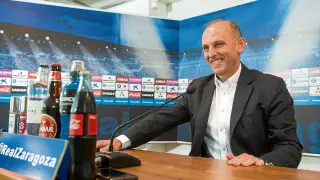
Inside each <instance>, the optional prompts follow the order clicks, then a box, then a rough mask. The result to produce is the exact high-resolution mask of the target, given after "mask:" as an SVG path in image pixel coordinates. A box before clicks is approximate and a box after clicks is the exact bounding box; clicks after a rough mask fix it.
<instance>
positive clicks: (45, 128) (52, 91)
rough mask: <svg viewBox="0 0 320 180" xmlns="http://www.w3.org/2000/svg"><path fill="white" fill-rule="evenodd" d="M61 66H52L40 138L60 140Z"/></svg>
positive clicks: (43, 106)
mask: <svg viewBox="0 0 320 180" xmlns="http://www.w3.org/2000/svg"><path fill="white" fill-rule="evenodd" d="M61 86H62V84H61V64H58V63H53V64H51V65H50V74H49V82H48V97H47V98H46V99H45V100H44V101H43V104H42V111H41V117H40V132H39V136H42V137H47V138H59V137H60V131H61V122H60V111H59V98H60V93H61Z"/></svg>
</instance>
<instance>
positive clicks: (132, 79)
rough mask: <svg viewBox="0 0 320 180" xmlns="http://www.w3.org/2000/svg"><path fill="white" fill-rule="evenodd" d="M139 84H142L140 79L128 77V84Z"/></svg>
mask: <svg viewBox="0 0 320 180" xmlns="http://www.w3.org/2000/svg"><path fill="white" fill-rule="evenodd" d="M141 82H142V79H141V78H136V77H129V83H133V84H141Z"/></svg>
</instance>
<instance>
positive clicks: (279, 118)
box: [97, 20, 303, 168]
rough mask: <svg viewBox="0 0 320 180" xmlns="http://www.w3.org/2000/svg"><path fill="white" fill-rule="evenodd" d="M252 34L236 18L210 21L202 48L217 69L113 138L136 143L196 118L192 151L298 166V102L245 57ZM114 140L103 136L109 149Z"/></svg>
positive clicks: (232, 160) (245, 162)
mask: <svg viewBox="0 0 320 180" xmlns="http://www.w3.org/2000/svg"><path fill="white" fill-rule="evenodd" d="M245 45H246V40H245V38H244V37H242V34H241V31H240V28H239V26H238V25H237V24H236V23H234V22H231V21H224V20H215V21H212V22H210V23H209V24H208V25H207V26H206V28H205V30H204V32H203V36H202V48H203V53H204V57H205V59H206V61H207V63H208V65H209V66H210V67H211V68H212V70H213V72H214V73H213V74H211V75H209V76H206V77H201V78H198V79H196V80H194V81H193V83H192V84H191V85H190V87H188V88H191V86H192V87H195V88H196V91H195V92H194V93H193V94H187V95H186V96H184V97H183V98H181V99H180V100H179V101H178V102H177V103H176V104H175V105H174V106H172V107H169V108H165V109H163V110H161V111H159V112H157V113H154V114H151V115H149V116H148V117H146V118H144V119H143V120H141V121H140V122H138V123H136V124H134V125H133V126H131V127H130V128H129V129H128V130H127V131H126V132H124V133H123V134H122V135H120V136H119V137H117V138H116V139H115V141H114V143H113V145H114V149H115V150H121V149H125V148H134V147H137V146H139V145H142V144H144V143H147V142H148V141H150V140H152V139H154V138H156V137H157V136H159V135H161V134H162V133H164V132H166V131H168V130H170V129H172V128H174V127H176V126H178V125H180V124H183V123H186V122H190V125H191V131H192V148H191V152H190V156H201V157H209V158H215V159H224V160H226V162H227V163H228V164H230V165H234V166H251V165H255V166H263V165H274V166H283V167H292V168H297V167H298V165H299V163H300V161H301V156H302V149H303V147H302V145H301V144H300V142H299V139H298V138H297V134H296V120H295V118H294V115H295V112H294V104H293V100H292V97H291V95H290V94H289V92H288V90H287V88H286V85H285V82H284V81H283V79H281V78H279V77H276V76H273V75H269V74H264V73H262V72H259V71H257V70H249V69H248V68H247V67H246V66H245V65H244V64H242V63H241V61H240V54H241V53H242V52H243V50H244V49H245ZM109 143H110V141H109V140H102V141H98V143H97V149H99V150H100V151H107V150H108V145H109Z"/></svg>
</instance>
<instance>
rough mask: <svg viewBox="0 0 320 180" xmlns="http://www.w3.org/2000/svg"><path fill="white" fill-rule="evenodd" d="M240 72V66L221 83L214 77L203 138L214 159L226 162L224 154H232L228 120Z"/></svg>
mask: <svg viewBox="0 0 320 180" xmlns="http://www.w3.org/2000/svg"><path fill="white" fill-rule="evenodd" d="M240 72H241V64H240V66H239V69H238V71H237V72H236V73H235V74H234V75H233V76H232V77H230V78H229V79H228V80H226V81H225V82H221V81H220V80H219V79H218V78H217V76H215V85H216V90H215V91H214V94H213V98H212V102H211V108H210V113H209V117H208V125H207V130H206V133H205V136H204V141H205V142H206V145H207V148H208V151H209V153H210V154H211V156H213V158H215V159H223V160H226V159H227V158H226V154H227V153H230V154H232V151H231V147H230V118H231V111H232V105H233V99H234V94H235V92H236V88H237V82H238V79H239V76H240Z"/></svg>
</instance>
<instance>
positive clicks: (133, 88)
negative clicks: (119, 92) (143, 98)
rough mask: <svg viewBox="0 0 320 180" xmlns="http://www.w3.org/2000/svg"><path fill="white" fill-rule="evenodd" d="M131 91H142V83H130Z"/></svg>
mask: <svg viewBox="0 0 320 180" xmlns="http://www.w3.org/2000/svg"><path fill="white" fill-rule="evenodd" d="M129 90H130V91H141V84H129Z"/></svg>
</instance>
